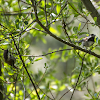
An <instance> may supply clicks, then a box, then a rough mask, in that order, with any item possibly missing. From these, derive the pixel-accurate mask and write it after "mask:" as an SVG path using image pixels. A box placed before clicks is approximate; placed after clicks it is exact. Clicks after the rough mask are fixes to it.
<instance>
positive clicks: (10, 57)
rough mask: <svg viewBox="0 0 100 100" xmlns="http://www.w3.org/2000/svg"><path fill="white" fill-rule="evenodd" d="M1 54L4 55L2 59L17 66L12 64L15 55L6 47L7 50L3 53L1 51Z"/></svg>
mask: <svg viewBox="0 0 100 100" xmlns="http://www.w3.org/2000/svg"><path fill="white" fill-rule="evenodd" d="M3 56H4V60H5V62H6V63H7V64H9V65H11V66H13V67H15V68H17V67H16V66H15V65H14V64H15V61H16V59H15V57H14V56H13V55H11V54H10V53H9V52H8V49H7V50H4V53H3Z"/></svg>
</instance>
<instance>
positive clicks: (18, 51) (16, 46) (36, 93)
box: [11, 35, 40, 100]
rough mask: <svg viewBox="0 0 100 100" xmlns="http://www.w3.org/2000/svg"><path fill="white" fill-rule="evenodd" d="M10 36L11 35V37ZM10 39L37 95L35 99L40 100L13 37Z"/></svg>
mask: <svg viewBox="0 0 100 100" xmlns="http://www.w3.org/2000/svg"><path fill="white" fill-rule="evenodd" d="M11 36H12V35H11ZM12 39H13V42H14V45H15V47H16V50H17V52H18V54H19V57H20V60H21V62H22V64H23V67H24V68H25V70H26V72H27V75H28V77H29V79H30V81H31V83H32V85H33V87H34V89H35V92H36V94H37V97H38V99H39V100H40V96H39V94H38V92H37V89H36V86H35V84H34V82H33V80H32V78H31V76H30V74H29V72H28V70H27V68H26V66H25V63H24V61H23V59H22V56H21V55H20V52H19V49H18V47H17V45H16V42H15V40H14V37H13V36H12Z"/></svg>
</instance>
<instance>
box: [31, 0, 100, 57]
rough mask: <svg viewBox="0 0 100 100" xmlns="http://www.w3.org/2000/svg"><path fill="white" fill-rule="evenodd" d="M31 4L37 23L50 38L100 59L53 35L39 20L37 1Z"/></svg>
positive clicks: (96, 55) (32, 0)
mask: <svg viewBox="0 0 100 100" xmlns="http://www.w3.org/2000/svg"><path fill="white" fill-rule="evenodd" d="M31 2H32V6H33V8H34V11H35V17H36V21H37V23H38V24H39V25H40V26H41V27H42V28H43V29H44V30H45V31H46V32H47V34H49V35H50V36H52V37H53V38H55V39H56V40H58V41H60V42H62V43H64V44H67V45H68V46H71V47H74V49H78V50H81V51H83V52H86V53H88V54H91V55H93V56H95V57H98V58H100V55H98V54H96V53H94V52H91V51H90V50H86V49H83V48H81V47H79V46H76V45H75V44H73V43H70V42H67V41H65V40H63V39H61V38H59V37H57V36H56V35H54V34H52V33H51V32H50V31H49V30H48V29H47V28H46V27H45V26H44V25H43V24H42V23H41V22H40V21H39V19H38V15H37V6H36V1H35V0H31Z"/></svg>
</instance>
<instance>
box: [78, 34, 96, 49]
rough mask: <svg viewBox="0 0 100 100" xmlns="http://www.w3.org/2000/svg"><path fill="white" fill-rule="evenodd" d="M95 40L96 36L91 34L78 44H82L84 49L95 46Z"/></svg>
mask: <svg viewBox="0 0 100 100" xmlns="http://www.w3.org/2000/svg"><path fill="white" fill-rule="evenodd" d="M94 39H95V35H94V34H90V35H89V36H88V37H85V38H83V39H82V40H80V41H77V42H78V43H82V46H83V47H86V48H87V47H90V46H92V45H93V44H94V42H95V41H94Z"/></svg>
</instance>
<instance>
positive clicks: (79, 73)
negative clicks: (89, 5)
mask: <svg viewBox="0 0 100 100" xmlns="http://www.w3.org/2000/svg"><path fill="white" fill-rule="evenodd" d="M98 5H99V3H98ZM98 9H99V8H98ZM36 11H37V12H36ZM90 14H91V12H89V11H88V10H86V8H85V6H84V4H83V3H82V2H81V0H26V1H23V0H1V1H0V54H1V55H0V59H2V66H3V67H2V73H3V75H2V76H0V80H1V81H2V82H3V87H4V90H3V91H1V89H0V92H1V93H2V94H3V97H4V100H13V99H14V100H22V99H23V100H25V99H27V100H40V99H41V100H66V98H67V96H66V95H67V94H70V93H71V97H70V98H68V100H71V99H72V98H74V97H73V94H74V92H76V91H75V90H76V89H77V90H78V91H80V92H82V91H83V90H84V88H85V91H86V92H87V93H86V92H85V93H84V96H85V98H87V99H86V100H99V94H100V93H99V92H98V91H97V89H98V86H99V85H98V83H97V82H95V81H94V80H93V79H92V84H93V86H92V87H89V84H90V83H89V81H90V79H91V78H93V77H94V76H95V75H96V74H100V65H99V63H100V62H99V58H100V57H97V56H96V55H94V53H93V54H92V53H91V52H92V51H93V52H95V53H96V54H98V53H99V49H100V47H99V45H100V40H99V38H98V37H96V38H95V43H94V45H93V46H92V47H90V48H88V51H87V52H89V53H87V52H86V50H83V49H84V48H83V49H81V50H80V49H77V48H76V47H81V45H80V44H77V43H76V42H75V41H78V40H80V39H81V38H83V37H85V36H88V35H89V34H90V33H91V32H92V31H91V29H90V27H92V28H93V27H94V28H95V27H96V28H97V27H99V25H98V22H97V17H94V18H93V20H94V21H93V22H92V20H91V18H90ZM36 15H37V16H36ZM89 25H90V27H89ZM51 33H52V34H51ZM94 34H95V33H94ZM58 37H59V38H60V39H59V38H58ZM53 38H55V40H53ZM51 40H52V41H51ZM49 41H50V43H49ZM61 41H65V42H66V43H65V42H61ZM67 41H68V43H69V44H73V45H74V47H73V46H72V47H71V45H66V44H67ZM37 43H38V45H36V44H37ZM41 44H42V46H41ZM52 45H53V47H52ZM30 47H33V49H34V48H35V47H38V48H39V50H41V51H42V52H43V54H42V55H40V54H38V55H33V54H35V53H33V52H32V53H33V54H31V53H30V51H32V50H30ZM44 48H45V50H44ZM81 48H82V47H81ZM6 49H9V52H10V53H11V54H12V55H14V57H16V58H17V59H16V63H15V65H16V66H17V67H18V68H19V69H16V68H13V67H12V66H10V65H8V64H7V63H5V62H4V58H3V52H4V50H6ZM43 50H44V51H45V52H44V51H43ZM82 50H83V51H84V52H83V51H82ZM37 51H38V50H37ZM44 57H45V58H46V61H45V62H44V66H42V65H39V66H40V67H44V71H41V70H38V72H37V73H35V71H34V70H33V69H34V68H33V69H32V70H31V67H30V66H32V65H34V64H35V63H36V62H37V63H39V62H40V61H42V60H43V59H44ZM42 64H43V63H42ZM37 66H38V65H37ZM37 66H36V67H37ZM35 88H36V89H35ZM64 90H65V93H63V94H61V92H62V91H64ZM78 96H79V95H78ZM64 98H65V99H64ZM85 98H84V100H85Z"/></svg>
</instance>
